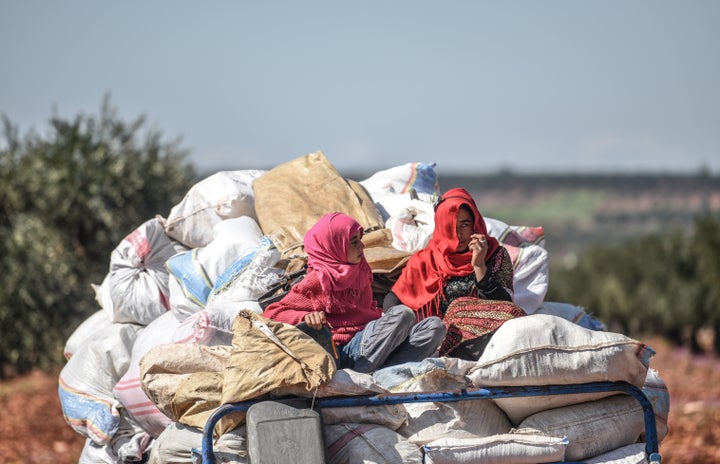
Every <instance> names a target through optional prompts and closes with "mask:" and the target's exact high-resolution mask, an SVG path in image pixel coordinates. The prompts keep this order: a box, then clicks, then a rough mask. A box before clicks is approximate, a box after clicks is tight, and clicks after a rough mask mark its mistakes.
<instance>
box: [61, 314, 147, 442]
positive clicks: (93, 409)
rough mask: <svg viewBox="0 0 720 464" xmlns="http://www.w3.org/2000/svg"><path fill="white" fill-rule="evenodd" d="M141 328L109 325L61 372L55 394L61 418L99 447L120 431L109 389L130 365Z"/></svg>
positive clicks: (96, 334)
mask: <svg viewBox="0 0 720 464" xmlns="http://www.w3.org/2000/svg"><path fill="white" fill-rule="evenodd" d="M140 330H141V327H140V326H138V325H135V324H112V325H110V326H108V327H106V328H105V329H103V330H101V331H99V332H97V333H95V334H94V336H93V337H92V338H90V339H88V340H86V342H85V344H84V345H83V346H81V347H80V348H79V349H78V350H77V351H76V352H75V354H74V355H73V356H72V357H71V358H70V359H69V360H68V362H67V364H65V367H63V369H62V371H60V376H59V388H58V395H59V397H60V405H61V406H62V411H63V416H64V417H65V420H66V421H67V423H68V424H70V426H71V427H72V428H73V429H74V430H75V431H76V432H78V433H79V434H81V435H83V436H85V437H88V438H90V439H92V440H93V441H94V442H95V443H96V444H98V445H105V444H107V443H109V442H110V440H111V439H112V438H113V436H114V435H115V434H116V433H117V432H118V430H119V428H120V421H121V417H120V409H121V405H120V403H119V402H118V401H117V400H115V398H114V397H113V393H112V389H113V387H114V386H115V384H116V383H117V381H118V380H119V379H120V377H122V375H123V374H124V373H125V372H126V371H127V369H128V366H129V364H130V354H131V350H132V346H133V344H134V342H135V338H136V337H137V334H138V332H139V331H140Z"/></svg>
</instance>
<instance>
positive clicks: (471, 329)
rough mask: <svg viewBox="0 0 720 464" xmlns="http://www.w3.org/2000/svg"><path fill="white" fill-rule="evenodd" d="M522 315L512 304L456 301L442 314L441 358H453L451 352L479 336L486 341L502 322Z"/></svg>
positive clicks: (472, 298) (467, 299) (490, 301)
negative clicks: (443, 335) (442, 337)
mask: <svg viewBox="0 0 720 464" xmlns="http://www.w3.org/2000/svg"><path fill="white" fill-rule="evenodd" d="M522 316H525V311H523V309H522V308H521V307H520V306H518V305H516V304H515V303H513V302H511V301H499V300H482V299H480V298H474V297H460V298H456V299H455V300H453V302H452V303H450V305H449V306H448V309H447V311H446V312H445V317H444V321H445V326H446V327H447V335H446V336H445V339H444V340H443V343H442V345H441V346H440V355H441V356H453V350H456V349H458V348H460V347H461V346H463V345H466V346H467V345H468V343H471V342H472V341H473V340H476V339H478V340H479V339H480V338H481V337H484V338H485V339H486V340H487V339H488V337H490V336H491V334H492V333H493V332H495V331H496V330H497V329H498V328H499V327H500V326H501V325H503V323H504V322H505V321H508V320H510V319H514V318H516V317H522ZM485 343H486V341H485ZM483 348H484V346H483ZM477 356H478V357H479V354H477ZM473 357H475V356H473ZM463 358H467V357H466V356H463ZM475 360H476V359H475Z"/></svg>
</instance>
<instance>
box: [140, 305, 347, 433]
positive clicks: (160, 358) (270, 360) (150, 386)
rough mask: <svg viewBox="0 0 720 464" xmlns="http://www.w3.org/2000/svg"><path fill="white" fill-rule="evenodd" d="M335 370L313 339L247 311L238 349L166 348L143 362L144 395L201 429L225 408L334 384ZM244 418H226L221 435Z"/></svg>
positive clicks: (236, 327) (239, 321)
mask: <svg viewBox="0 0 720 464" xmlns="http://www.w3.org/2000/svg"><path fill="white" fill-rule="evenodd" d="M335 370H336V367H335V362H334V360H333V358H332V356H331V355H330V354H329V353H328V352H327V351H325V349H323V348H322V347H321V346H320V345H318V344H317V343H316V342H315V341H314V340H313V339H312V338H310V336H308V335H306V334H304V333H303V332H302V331H300V330H299V329H297V328H296V327H295V326H292V325H289V324H283V323H281V322H275V321H271V320H268V319H265V318H263V317H262V316H260V315H258V314H256V313H254V312H252V311H250V310H247V309H242V310H240V312H239V313H238V316H237V317H236V318H235V323H234V324H233V344H232V347H228V346H214V347H207V346H202V345H197V344H192V345H160V346H157V347H155V348H153V349H151V350H150V351H149V352H148V353H147V354H146V355H145V356H143V358H142V359H141V360H140V378H141V379H142V384H143V391H145V393H146V394H147V396H148V397H149V398H150V399H151V400H152V401H153V403H155V405H156V406H157V407H158V409H160V410H161V411H162V412H164V413H165V414H166V415H167V416H168V417H169V418H171V419H172V420H174V421H176V422H180V423H182V424H185V425H190V426H193V427H198V428H203V427H204V426H205V423H206V422H207V420H208V418H209V417H210V415H211V414H212V413H213V412H214V411H215V410H216V409H217V407H219V406H220V405H221V404H225V403H236V402H241V401H245V400H250V399H254V398H259V397H261V396H263V395H265V394H269V393H271V392H273V391H275V390H276V389H280V388H283V387H289V386H294V387H296V388H298V389H304V390H306V391H308V392H310V391H313V390H315V389H317V388H319V387H320V386H322V385H324V384H326V383H328V382H329V381H330V379H332V376H333V374H334V373H335ZM244 418H245V414H244V413H233V414H229V415H227V416H224V417H223V418H222V419H221V420H220V423H219V424H218V425H217V427H216V429H215V432H216V434H223V433H225V432H227V431H228V430H232V429H233V428H235V427H236V426H238V425H240V424H241V423H242V422H243V420H244Z"/></svg>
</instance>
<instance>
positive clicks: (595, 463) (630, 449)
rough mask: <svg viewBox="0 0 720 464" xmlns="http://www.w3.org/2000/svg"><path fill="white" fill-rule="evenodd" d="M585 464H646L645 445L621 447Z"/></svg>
mask: <svg viewBox="0 0 720 464" xmlns="http://www.w3.org/2000/svg"><path fill="white" fill-rule="evenodd" d="M585 464H648V460H647V453H646V452H645V443H635V444H633V445H627V446H623V447H621V448H618V449H615V450H612V451H609V452H607V453H603V454H601V455H600V456H595V457H594V458H591V459H588V460H586V461H585Z"/></svg>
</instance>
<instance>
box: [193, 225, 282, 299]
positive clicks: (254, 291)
mask: <svg viewBox="0 0 720 464" xmlns="http://www.w3.org/2000/svg"><path fill="white" fill-rule="evenodd" d="M279 260H280V251H279V250H278V249H277V247H276V246H275V245H274V244H273V242H272V240H271V239H270V237H268V236H263V237H262V238H261V239H260V242H259V243H258V245H257V247H255V248H253V249H252V250H249V251H248V252H247V253H246V254H245V255H243V256H242V257H240V259H238V260H237V261H235V262H234V263H232V264H231V265H230V267H228V268H227V269H225V271H224V272H223V273H222V274H221V275H220V276H218V278H217V279H216V281H215V285H214V286H213V288H212V290H211V291H210V295H209V296H208V300H207V307H210V306H212V305H216V304H221V305H228V304H238V303H240V304H242V303H244V302H245V301H251V300H254V301H257V299H258V298H260V297H261V296H262V295H264V294H265V293H266V292H267V291H268V289H269V288H271V287H272V286H273V285H275V284H276V283H277V282H278V281H279V280H280V276H281V275H282V274H283V272H284V270H283V269H281V268H278V267H276V265H277V264H278V261H279ZM258 308H259V305H258ZM255 312H258V311H255ZM259 312H262V310H260V311H259Z"/></svg>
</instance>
